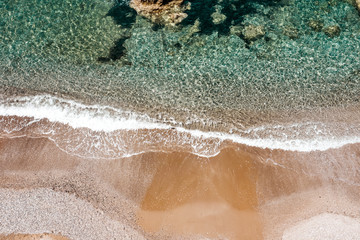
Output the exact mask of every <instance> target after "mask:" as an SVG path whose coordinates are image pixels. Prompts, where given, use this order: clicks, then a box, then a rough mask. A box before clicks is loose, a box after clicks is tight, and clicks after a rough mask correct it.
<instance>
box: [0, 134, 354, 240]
mask: <svg viewBox="0 0 360 240" xmlns="http://www.w3.org/2000/svg"><path fill="white" fill-rule="evenodd" d="M27 146H31V147H27ZM25 149H26V151H25ZM31 149H32V150H31ZM252 151H254V150H249V149H248V150H247V151H235V150H233V149H227V150H223V151H222V152H221V153H220V154H219V155H218V156H216V157H213V158H201V157H198V156H195V155H192V154H189V153H179V152H174V153H151V152H150V153H144V154H140V155H137V156H133V157H130V158H123V159H112V160H109V159H108V160H104V159H84V158H79V157H74V156H70V155H68V154H67V153H65V152H63V151H62V150H60V149H58V148H57V146H56V145H55V144H54V143H53V142H52V141H49V140H47V139H45V138H27V137H20V138H2V139H1V141H0V160H1V163H0V164H1V166H2V169H1V174H0V184H1V190H0V199H1V205H0V233H1V234H2V237H3V238H4V236H8V237H6V238H5V239H21V237H23V236H22V235H21V236H20V235H14V234H44V233H49V234H55V235H59V236H63V237H66V238H68V239H266V240H276V239H284V240H290V239H306V238H299V232H301V233H302V235H301V236H304V237H305V236H310V237H312V238H313V239H341V238H340V237H343V238H342V239H351V240H352V239H354V240H355V239H358V238H359V236H360V235H359V231H358V226H359V219H360V212H359V211H358V210H359V209H360V203H359V201H358V199H359V192H360V191H359V187H357V186H355V185H349V184H345V183H342V184H340V183H334V182H331V181H328V180H326V179H321V178H319V177H315V176H307V175H305V176H304V175H302V174H300V173H298V172H297V171H294V169H292V170H291V171H288V170H286V169H284V166H283V165H282V164H284V163H281V162H280V160H279V162H278V163H277V165H276V164H273V163H272V164H270V163H263V162H261V161H258V160H256V158H254V156H253V155H254V152H252ZM256 154H257V155H258V156H263V157H264V156H266V155H267V154H268V153H267V152H266V151H263V150H261V151H260V152H259V150H257V152H256ZM278 154H279V156H280V155H281V154H280V153H278ZM290 155H291V154H290ZM290 155H289V156H287V159H289V158H290ZM282 156H284V154H282ZM307 156H308V157H309V156H311V155H307ZM297 157H298V156H297ZM274 159H277V158H276V157H274ZM278 159H280V157H278ZM293 167H296V165H295V164H294V165H293ZM275 176H276V178H274V177H275ZM355 177H356V176H355ZM352 180H354V181H355V180H356V179H352ZM291 181H292V182H291ZM274 184H277V187H271V186H274ZM281 186H283V187H281ZM285 186H286V187H285ZM314 229H315V230H314ZM336 229H339V230H338V231H337V230H336ZM11 234H12V235H11ZM339 234H342V235H339ZM24 236H25V235H24ZM27 236H28V237H30V235H27ZM31 236H33V237H36V236H37V237H39V236H38V235H36V236H35V235H31ZM324 236H333V238H332V237H329V238H326V237H325V238H324ZM339 236H340V237H339ZM14 237H16V238H14Z"/></svg>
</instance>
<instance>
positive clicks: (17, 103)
mask: <svg viewBox="0 0 360 240" xmlns="http://www.w3.org/2000/svg"><path fill="white" fill-rule="evenodd" d="M0 115H2V116H19V117H31V118H34V119H44V118H47V119H48V120H49V121H51V122H60V123H63V124H67V125H69V126H71V127H72V128H88V129H91V130H92V131H95V132H96V131H104V132H109V133H111V132H113V131H117V130H137V129H149V130H151V129H172V128H174V127H173V126H171V125H169V124H165V123H161V122H159V121H158V120H155V119H152V118H150V117H149V116H147V115H140V114H136V113H133V112H129V111H123V110H121V109H116V108H113V107H109V106H99V105H84V104H81V103H77V102H75V101H71V100H66V99H61V98H57V97H53V96H50V95H38V96H32V97H18V98H12V99H3V100H2V101H0ZM304 126H305V127H306V130H307V131H304V132H308V130H309V129H313V131H311V133H303V132H299V134H293V135H291V134H288V135H287V133H291V132H293V131H294V129H295V130H296V129H298V131H302V128H303V127H304ZM326 127H331V126H326V125H325V124H323V123H319V122H314V123H311V122H306V123H291V124H289V125H281V126H280V125H278V126H259V127H257V128H249V129H245V130H244V131H242V132H241V131H240V132H239V133H237V134H231V133H223V132H216V131H214V132H205V131H200V130H190V129H186V128H184V127H175V128H174V131H177V134H185V135H191V138H193V139H197V140H206V139H215V140H220V141H232V142H234V143H239V144H245V145H249V146H253V147H260V148H269V149H282V150H289V151H302V152H310V151H318V150H319V151H325V150H328V149H331V148H340V147H342V146H344V145H347V144H354V143H359V142H360V130H359V129H360V128H359V126H356V127H354V126H350V127H349V128H351V130H354V129H355V131H349V132H348V133H347V134H342V135H336V134H334V130H331V131H329V130H328V129H326ZM281 131H283V132H281ZM258 132H262V135H261V137H259V136H258ZM94 134H96V133H94ZM191 142H192V141H191ZM191 142H189V144H192V143H191ZM196 142H199V141H196ZM182 144H183V143H182ZM196 148H197V146H193V149H194V153H196V154H199V155H204V153H202V152H197V151H196ZM212 155H213V154H212Z"/></svg>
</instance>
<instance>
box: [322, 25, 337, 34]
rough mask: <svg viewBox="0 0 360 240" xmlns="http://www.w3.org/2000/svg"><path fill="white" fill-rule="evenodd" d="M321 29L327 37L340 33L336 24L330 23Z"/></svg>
mask: <svg viewBox="0 0 360 240" xmlns="http://www.w3.org/2000/svg"><path fill="white" fill-rule="evenodd" d="M323 31H324V33H325V34H326V35H328V36H329V37H337V36H339V35H340V32H341V29H340V27H339V26H338V25H332V26H328V27H326V28H324V29H323Z"/></svg>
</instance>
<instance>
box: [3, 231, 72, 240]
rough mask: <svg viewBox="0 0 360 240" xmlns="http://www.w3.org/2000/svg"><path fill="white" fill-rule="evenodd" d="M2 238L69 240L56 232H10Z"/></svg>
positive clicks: (16, 239) (9, 239)
mask: <svg viewBox="0 0 360 240" xmlns="http://www.w3.org/2000/svg"><path fill="white" fill-rule="evenodd" d="M0 240H69V239H68V238H66V237H63V236H60V235H54V234H48V233H43V234H9V235H6V236H0Z"/></svg>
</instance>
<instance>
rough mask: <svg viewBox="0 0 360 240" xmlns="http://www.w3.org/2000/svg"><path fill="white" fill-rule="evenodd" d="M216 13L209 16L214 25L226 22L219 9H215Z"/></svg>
mask: <svg viewBox="0 0 360 240" xmlns="http://www.w3.org/2000/svg"><path fill="white" fill-rule="evenodd" d="M215 8H216V11H215V12H214V13H213V14H211V18H212V21H213V23H214V24H221V23H223V22H224V21H225V20H226V16H225V15H224V14H222V13H221V8H220V7H215Z"/></svg>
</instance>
